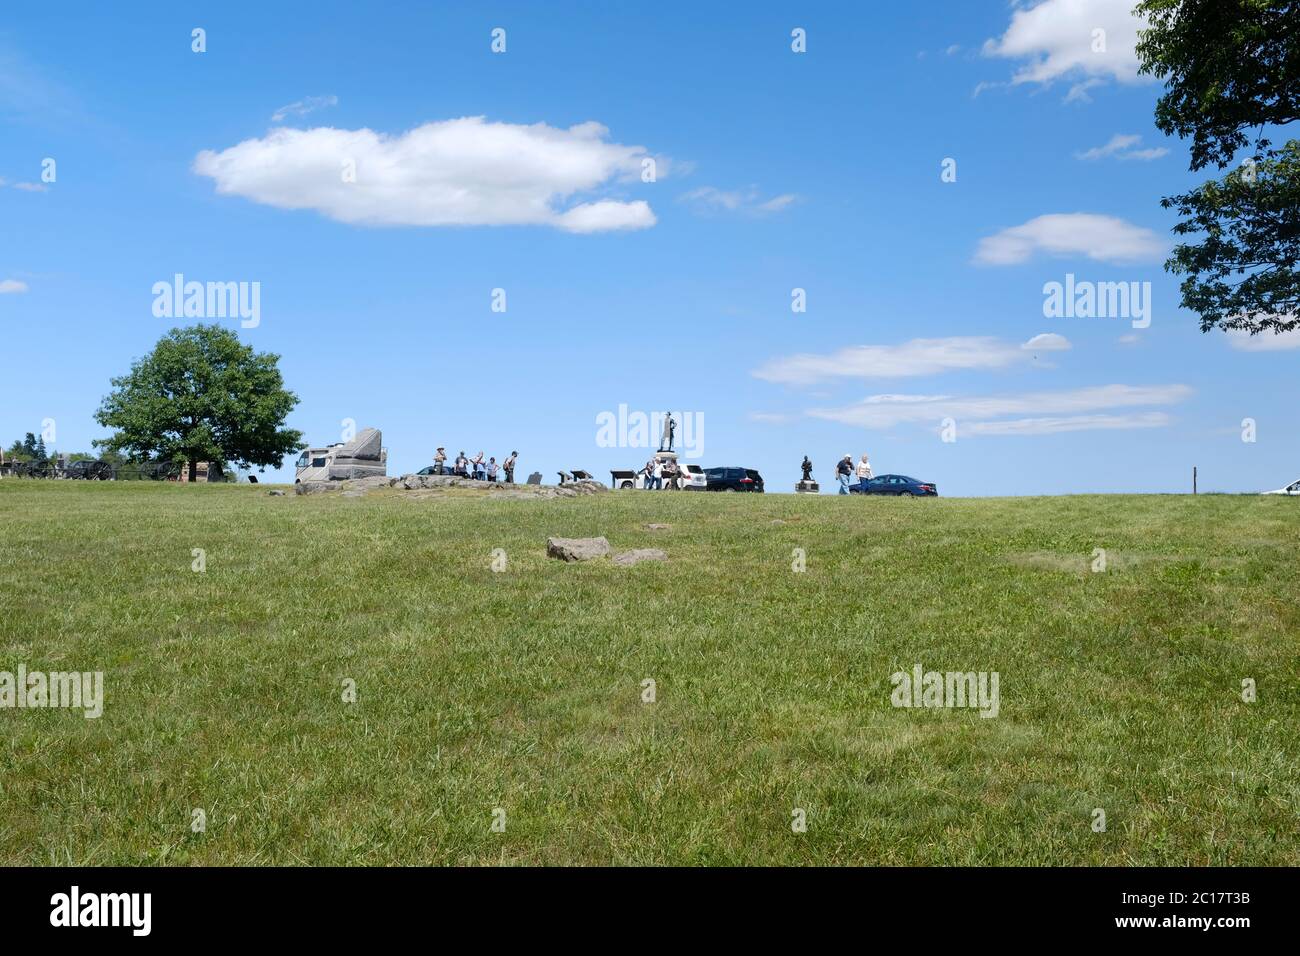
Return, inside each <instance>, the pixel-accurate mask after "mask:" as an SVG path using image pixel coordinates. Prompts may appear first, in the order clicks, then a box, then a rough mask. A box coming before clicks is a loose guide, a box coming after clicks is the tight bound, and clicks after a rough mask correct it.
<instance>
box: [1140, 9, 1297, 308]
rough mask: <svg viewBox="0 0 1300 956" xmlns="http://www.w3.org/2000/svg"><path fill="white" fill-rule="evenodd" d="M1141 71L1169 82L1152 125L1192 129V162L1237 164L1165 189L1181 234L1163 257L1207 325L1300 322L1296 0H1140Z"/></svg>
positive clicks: (1169, 130) (1185, 299) (1187, 133)
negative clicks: (1277, 141)
mask: <svg viewBox="0 0 1300 956" xmlns="http://www.w3.org/2000/svg"><path fill="white" fill-rule="evenodd" d="M1136 12H1137V13H1138V14H1139V15H1140V16H1145V17H1146V19H1147V21H1148V22H1149V24H1150V27H1149V29H1147V30H1144V31H1143V32H1142V35H1141V38H1140V40H1139V41H1138V45H1137V52H1138V56H1139V58H1140V59H1141V62H1142V65H1141V72H1143V73H1146V74H1149V75H1152V76H1156V77H1158V78H1160V79H1163V80H1164V81H1165V91H1164V94H1163V95H1162V96H1161V97H1160V99H1159V101H1158V102H1157V104H1156V114H1155V115H1156V126H1157V127H1159V128H1160V130H1161V131H1163V132H1164V133H1166V134H1170V135H1174V134H1176V135H1178V136H1180V137H1184V138H1187V137H1190V138H1191V157H1190V168H1191V169H1192V170H1193V171H1197V170H1200V169H1203V168H1205V167H1206V166H1209V165H1211V164H1213V165H1214V166H1216V167H1217V168H1219V169H1225V168H1227V167H1228V166H1230V165H1232V164H1233V163H1234V161H1235V160H1236V157H1237V154H1238V153H1239V152H1240V151H1241V150H1243V149H1245V148H1247V147H1249V154H1248V155H1247V156H1246V157H1245V159H1244V161H1243V163H1242V165H1241V166H1240V168H1237V169H1234V170H1233V171H1231V172H1229V173H1228V174H1227V175H1225V176H1223V177H1222V178H1220V179H1217V180H1210V181H1208V182H1206V183H1204V184H1202V185H1201V186H1199V187H1197V188H1196V189H1193V190H1191V191H1190V192H1187V193H1183V194H1182V195H1177V196H1169V197H1166V198H1164V199H1163V200H1161V205H1162V206H1164V207H1165V208H1167V209H1168V208H1174V209H1177V210H1178V213H1179V215H1180V216H1182V217H1183V218H1182V220H1181V221H1180V222H1179V223H1178V225H1177V226H1175V227H1174V233H1175V234H1176V235H1178V236H1182V237H1186V241H1184V242H1182V243H1180V244H1178V245H1177V246H1176V247H1175V248H1174V251H1173V254H1172V255H1171V257H1170V258H1169V260H1168V262H1166V263H1165V268H1166V269H1168V270H1169V271H1170V272H1172V273H1174V274H1176V275H1182V276H1184V279H1183V281H1182V283H1181V286H1180V290H1181V292H1182V304H1183V306H1184V307H1185V308H1188V309H1191V310H1193V311H1195V312H1196V313H1197V314H1199V315H1200V317H1201V329H1202V330H1203V331H1209V330H1210V329H1212V328H1214V327H1216V326H1217V327H1220V328H1239V329H1246V330H1248V331H1250V332H1252V333H1255V332H1261V331H1265V330H1271V331H1273V332H1282V331H1286V330H1288V329H1292V328H1295V327H1296V326H1298V325H1300V271H1297V265H1298V263H1300V144H1297V142H1296V141H1295V140H1290V141H1288V142H1287V143H1285V144H1284V145H1282V146H1281V147H1275V146H1274V145H1273V143H1272V141H1271V139H1270V137H1272V136H1275V135H1277V131H1278V130H1280V129H1281V128H1282V127H1285V126H1286V125H1287V124H1290V123H1292V122H1295V121H1296V120H1297V119H1300V0H1143V2H1141V3H1139V4H1138V5H1137V9H1136Z"/></svg>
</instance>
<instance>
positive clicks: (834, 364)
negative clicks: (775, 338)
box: [752, 333, 1070, 385]
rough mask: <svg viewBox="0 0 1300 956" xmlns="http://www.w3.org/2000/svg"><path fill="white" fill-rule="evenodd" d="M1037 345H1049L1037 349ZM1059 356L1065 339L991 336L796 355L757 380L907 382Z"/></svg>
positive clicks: (759, 372) (766, 368)
mask: <svg viewBox="0 0 1300 956" xmlns="http://www.w3.org/2000/svg"><path fill="white" fill-rule="evenodd" d="M1036 342H1045V343H1046V345H1045V346H1043V345H1038V346H1036V345H1035V344H1034V343H1036ZM1044 347H1045V348H1047V349H1049V350H1052V351H1059V350H1062V349H1067V348H1069V347H1070V343H1069V341H1067V340H1066V338H1065V337H1064V336H1061V335H1056V334H1054V333H1045V334H1043V335H1037V336H1035V337H1034V338H1032V339H1030V340H1029V341H1028V342H1026V343H1024V345H1016V344H1014V343H1011V342H1003V341H1001V340H999V339H996V338H993V337H991V336H952V337H949V338H943V339H912V340H911V341H910V342H904V343H902V344H901V345H858V346H853V347H850V348H845V349H840V350H839V351H838V352H832V353H830V354H828V355H809V354H801V355H790V356H787V357H785V358H778V359H773V360H772V361H770V362H768V363H766V364H765V365H763V366H761V367H759V368H757V369H755V370H754V371H753V373H752V374H753V375H754V377H755V378H761V379H763V380H764V381H767V382H779V383H782V384H785V385H813V384H816V383H820V382H826V381H829V380H833V379H839V378H863V379H871V378H907V377H910V376H915V375H933V374H935V373H938V372H947V371H952V370H955V369H981V368H984V369H988V368H1004V367H1006V366H1008V365H1013V364H1015V363H1018V362H1024V361H1031V360H1032V359H1031V357H1030V355H1029V354H1028V350H1029V349H1030V348H1044Z"/></svg>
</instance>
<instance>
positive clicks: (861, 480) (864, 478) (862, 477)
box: [858, 455, 871, 495]
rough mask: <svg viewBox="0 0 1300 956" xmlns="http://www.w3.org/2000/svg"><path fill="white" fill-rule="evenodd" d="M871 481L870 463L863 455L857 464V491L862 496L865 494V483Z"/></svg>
mask: <svg viewBox="0 0 1300 956" xmlns="http://www.w3.org/2000/svg"><path fill="white" fill-rule="evenodd" d="M870 480H871V462H869V461H868V460H867V456H866V455H863V456H862V460H861V461H860V462H858V491H860V492H861V493H862V494H864V495H865V494H866V493H867V482H868V481H870Z"/></svg>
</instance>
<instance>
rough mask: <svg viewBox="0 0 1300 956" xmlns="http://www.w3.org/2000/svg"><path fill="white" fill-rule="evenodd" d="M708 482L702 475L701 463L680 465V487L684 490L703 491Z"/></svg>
mask: <svg viewBox="0 0 1300 956" xmlns="http://www.w3.org/2000/svg"><path fill="white" fill-rule="evenodd" d="M708 487H709V482H708V480H707V479H706V477H705V475H704V467H703V466H702V465H682V489H683V490H685V491H704V490H706V489H707V488H708Z"/></svg>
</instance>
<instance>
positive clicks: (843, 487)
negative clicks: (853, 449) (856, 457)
mask: <svg viewBox="0 0 1300 956" xmlns="http://www.w3.org/2000/svg"><path fill="white" fill-rule="evenodd" d="M852 473H853V456H852V455H845V456H844V457H843V458H841V459H840V461H839V464H837V465H836V466H835V477H836V478H837V479H838V480H839V483H840V494H842V495H847V494H848V493H849V476H850V475H851V474H852Z"/></svg>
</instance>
